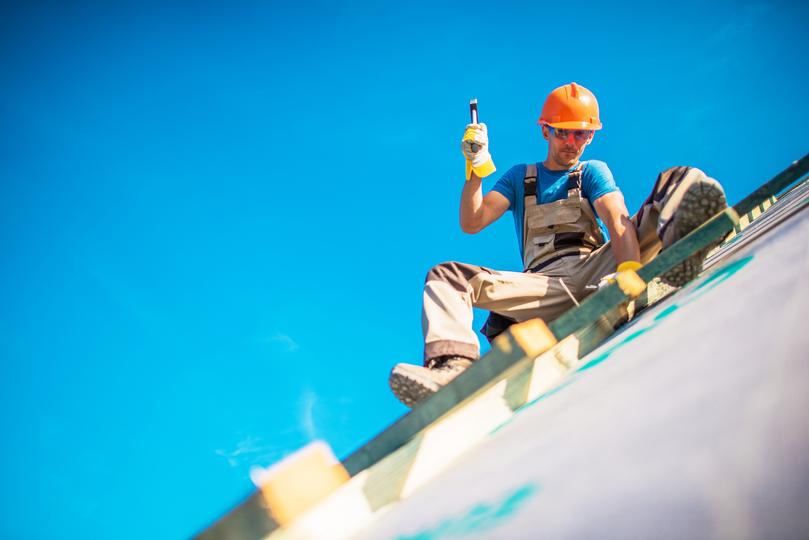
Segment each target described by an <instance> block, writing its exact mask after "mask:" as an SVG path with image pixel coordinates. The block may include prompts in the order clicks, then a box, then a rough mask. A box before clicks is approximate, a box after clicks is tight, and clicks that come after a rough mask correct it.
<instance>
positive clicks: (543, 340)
mask: <svg viewBox="0 0 809 540" xmlns="http://www.w3.org/2000/svg"><path fill="white" fill-rule="evenodd" d="M508 330H509V333H510V334H511V335H512V336H514V341H516V342H517V344H518V345H519V346H520V347H522V349H523V350H524V351H525V353H526V354H527V355H528V356H538V355H540V354H542V353H544V352H545V351H547V350H548V349H550V348H551V347H553V346H554V345H556V336H554V335H553V332H551V329H550V328H548V325H547V324H545V321H543V320H542V319H531V320H530V321H525V322H521V323H518V324H513V325H511V327H510V328H509V329H508Z"/></svg>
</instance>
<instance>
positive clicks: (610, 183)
mask: <svg viewBox="0 0 809 540" xmlns="http://www.w3.org/2000/svg"><path fill="white" fill-rule="evenodd" d="M581 187H582V191H583V192H584V196H585V197H587V198H588V199H589V200H590V201H595V200H596V199H598V198H599V197H601V196H603V195H606V194H607V193H612V192H613V191H620V190H619V189H618V186H617V185H616V184H615V178H613V177H612V171H611V170H610V168H609V167H607V164H606V163H604V162H603V161H597V160H594V159H593V160H590V161H588V162H587V166H586V167H585V168H584V171H583V174H582V178H581Z"/></svg>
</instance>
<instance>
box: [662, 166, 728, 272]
mask: <svg viewBox="0 0 809 540" xmlns="http://www.w3.org/2000/svg"><path fill="white" fill-rule="evenodd" d="M700 176H701V177H700V178H696V179H694V180H693V181H692V182H691V183H690V184H687V185H685V186H679V187H678V191H679V190H680V189H683V190H684V191H683V193H682V196H681V197H682V198H681V200H680V204H679V205H678V207H677V210H676V211H675V212H674V215H673V216H672V218H671V221H670V222H669V223H668V224H666V225H665V226H664V229H670V230H665V232H664V239H665V236H666V235H670V240H668V242H666V244H667V245H671V244H673V243H674V242H676V241H677V240H679V239H680V238H682V237H684V236H686V235H687V234H688V233H690V232H691V231H693V230H694V229H696V228H697V227H699V226H700V225H702V224H703V223H705V222H706V221H708V219H710V218H712V217H713V216H714V215H716V214H717V213H718V212H721V211H722V210H724V209H725V208H727V206H728V205H727V202H726V200H725V192H724V191H723V190H722V186H721V185H720V184H719V182H717V181H716V180H714V179H713V178H709V177H707V176H702V175H700ZM678 195H679V194H678V193H676V192H675V193H674V196H675V197H676V196H678ZM721 242H722V238H719V239H717V240H716V241H715V242H712V243H711V244H710V245H708V246H707V247H705V248H704V249H702V250H700V251H698V252H696V253H694V254H693V255H692V256H691V257H689V258H688V259H686V260H685V261H683V262H682V263H680V264H678V265H677V266H675V267H674V268H672V269H671V270H669V271H668V272H666V273H664V274H663V275H661V276H660V279H661V281H663V282H664V283H667V284H669V285H672V286H674V287H682V286H683V285H685V284H686V283H688V282H689V281H691V280H692V279H694V278H695V277H697V276H698V275H699V273H700V272H701V271H702V263H703V262H704V261H705V256H706V255H707V254H708V252H709V251H710V250H711V249H713V248H714V247H716V246H717V245H719V244H720V243H721Z"/></svg>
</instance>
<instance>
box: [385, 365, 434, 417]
mask: <svg viewBox="0 0 809 540" xmlns="http://www.w3.org/2000/svg"><path fill="white" fill-rule="evenodd" d="M388 384H390V389H391V390H392V391H393V395H395V396H396V397H397V399H398V400H399V401H401V402H402V403H404V404H405V405H407V406H408V407H410V408H413V407H415V406H416V405H417V404H419V403H420V402H422V401H424V400H425V399H427V398H428V397H430V396H431V395H433V394H435V392H436V390H435V389H434V388H428V387H426V386H424V385H423V384H422V383H421V382H419V381H417V380H414V379H412V378H410V377H408V376H406V375H404V374H402V373H392V374H391V376H390V377H389V378H388Z"/></svg>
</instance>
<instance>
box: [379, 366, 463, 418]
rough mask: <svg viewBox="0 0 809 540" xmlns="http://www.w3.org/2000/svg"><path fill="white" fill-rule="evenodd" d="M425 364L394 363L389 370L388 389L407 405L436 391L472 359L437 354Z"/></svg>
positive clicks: (458, 373) (419, 400) (422, 399)
mask: <svg viewBox="0 0 809 540" xmlns="http://www.w3.org/2000/svg"><path fill="white" fill-rule="evenodd" d="M426 364H427V365H426V367H421V366H415V365H413V364H396V366H395V367H394V368H393V369H392V370H391V372H390V377H388V384H390V389H391V390H393V394H394V395H395V396H396V397H397V398H398V399H399V401H401V402H402V403H404V404H405V405H407V406H408V407H414V406H416V404H418V403H420V402H421V401H424V400H425V399H427V398H428V397H429V396H431V395H433V394H434V393H436V392H438V390H439V389H440V388H441V387H443V386H446V385H447V384H448V383H449V382H450V381H451V380H452V379H454V378H455V377H457V376H458V375H460V374H461V372H462V371H463V370H465V369H466V368H468V367H469V366H471V365H472V360H470V359H469V358H463V357H461V356H439V357H438V358H432V359H430V360H428V361H427V363H426Z"/></svg>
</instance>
